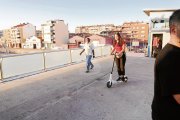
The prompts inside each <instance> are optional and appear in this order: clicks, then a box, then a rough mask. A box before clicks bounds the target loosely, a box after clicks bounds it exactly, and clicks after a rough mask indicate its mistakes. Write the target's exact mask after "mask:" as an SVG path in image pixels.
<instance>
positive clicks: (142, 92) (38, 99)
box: [0, 56, 154, 120]
mask: <svg viewBox="0 0 180 120" xmlns="http://www.w3.org/2000/svg"><path fill="white" fill-rule="evenodd" d="M112 59H113V58H112V56H110V57H104V58H98V59H95V60H93V63H94V64H95V68H94V69H93V70H92V71H91V72H90V73H88V74H87V73H85V63H80V64H76V65H72V66H68V67H64V68H61V69H56V70H53V71H48V72H45V73H41V74H37V75H33V76H29V77H26V78H22V79H19V80H15V81H11V82H7V83H1V84H0V106H1V107H0V120H151V116H150V114H151V109H150V104H151V101H152V96H153V63H154V60H153V59H150V58H144V57H129V56H128V58H127V64H126V68H127V70H126V73H127V75H128V76H129V81H128V82H127V83H122V84H117V85H114V86H113V87H112V88H110V89H108V88H107V87H106V82H107V80H108V78H109V73H110V70H111V66H112ZM113 77H114V78H115V77H117V72H116V70H115V72H114V75H113Z"/></svg>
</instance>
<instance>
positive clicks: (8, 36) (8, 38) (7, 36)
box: [1, 29, 11, 47]
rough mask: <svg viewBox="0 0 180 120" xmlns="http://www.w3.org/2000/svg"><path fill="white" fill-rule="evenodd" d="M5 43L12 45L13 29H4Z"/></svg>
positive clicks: (3, 38) (2, 38)
mask: <svg viewBox="0 0 180 120" xmlns="http://www.w3.org/2000/svg"><path fill="white" fill-rule="evenodd" d="M1 41H2V43H3V44H6V45H7V47H11V29H4V30H3V36H2V37H1Z"/></svg>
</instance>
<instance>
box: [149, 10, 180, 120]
mask: <svg viewBox="0 0 180 120" xmlns="http://www.w3.org/2000/svg"><path fill="white" fill-rule="evenodd" d="M169 27H170V42H169V43H168V44H167V45H166V46H165V47H164V48H163V49H162V50H161V52H160V53H159V54H158V56H157V58H156V61H155V69H154V70H155V83H154V98H153V102H152V119H153V120H180V9H179V10H176V11H175V12H174V13H173V14H172V15H171V17H170V20H169Z"/></svg>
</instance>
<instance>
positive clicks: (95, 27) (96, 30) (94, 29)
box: [75, 24, 117, 34]
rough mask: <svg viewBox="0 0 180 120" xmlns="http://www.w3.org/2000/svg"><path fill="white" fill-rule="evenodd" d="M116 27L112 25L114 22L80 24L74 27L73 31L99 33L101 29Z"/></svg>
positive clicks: (112, 29) (107, 29)
mask: <svg viewBox="0 0 180 120" xmlns="http://www.w3.org/2000/svg"><path fill="white" fill-rule="evenodd" d="M116 29H117V26H114V24H105V25H92V26H80V27H76V29H75V33H89V34H100V33H101V32H103V31H114V30H116Z"/></svg>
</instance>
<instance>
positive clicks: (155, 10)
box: [143, 9, 177, 16]
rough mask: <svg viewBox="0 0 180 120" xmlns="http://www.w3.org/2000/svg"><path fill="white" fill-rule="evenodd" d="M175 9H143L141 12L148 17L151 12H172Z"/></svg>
mask: <svg viewBox="0 0 180 120" xmlns="http://www.w3.org/2000/svg"><path fill="white" fill-rule="evenodd" d="M175 10H177V9H144V10H143V11H144V12H145V13H146V15H148V16H150V13H151V12H173V11H175Z"/></svg>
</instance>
